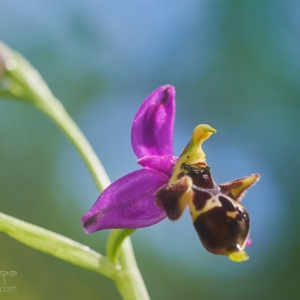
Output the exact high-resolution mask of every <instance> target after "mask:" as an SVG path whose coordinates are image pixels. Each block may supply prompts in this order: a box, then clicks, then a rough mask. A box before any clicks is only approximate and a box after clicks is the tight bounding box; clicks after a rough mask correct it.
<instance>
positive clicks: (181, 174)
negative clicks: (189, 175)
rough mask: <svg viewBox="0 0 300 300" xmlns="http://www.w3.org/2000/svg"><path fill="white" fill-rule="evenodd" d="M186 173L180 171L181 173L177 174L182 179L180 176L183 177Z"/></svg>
mask: <svg viewBox="0 0 300 300" xmlns="http://www.w3.org/2000/svg"><path fill="white" fill-rule="evenodd" d="M184 175H185V173H184V172H180V173H179V174H178V175H177V179H180V178H182V177H183V176H184Z"/></svg>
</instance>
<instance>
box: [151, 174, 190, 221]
mask: <svg viewBox="0 0 300 300" xmlns="http://www.w3.org/2000/svg"><path fill="white" fill-rule="evenodd" d="M186 179H187V178H186V177H182V178H181V179H180V180H179V181H177V182H175V183H172V184H166V185H165V186H163V187H162V188H161V189H159V190H158V191H157V192H156V193H155V194H154V197H155V199H156V204H157V205H158V206H160V207H162V208H163V209H164V211H165V212H166V214H167V216H168V217H169V219H170V220H173V221H175V220H178V219H179V218H180V217H181V215H182V213H183V210H181V209H180V205H179V202H180V198H181V197H182V196H183V194H184V193H185V192H186V191H187V189H188V188H189V186H188V185H187V180H186Z"/></svg>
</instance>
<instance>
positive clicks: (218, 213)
mask: <svg viewBox="0 0 300 300" xmlns="http://www.w3.org/2000/svg"><path fill="white" fill-rule="evenodd" d="M238 213H239V218H230V217H228V216H227V215H226V210H225V209H224V208H223V207H214V208H212V209H210V210H209V211H207V212H205V213H203V214H200V215H199V216H198V217H197V219H196V220H195V221H194V227H195V229H196V231H197V233H198V236H199V238H200V240H201V242H202V244H203V246H204V247H205V248H206V250H207V251H209V252H211V253H214V254H228V253H230V252H233V251H237V250H239V249H238V247H237V245H239V246H242V245H243V244H244V242H245V240H246V239H247V236H248V233H249V229H250V220H249V215H248V213H247V211H246V210H245V209H241V210H240V212H238Z"/></svg>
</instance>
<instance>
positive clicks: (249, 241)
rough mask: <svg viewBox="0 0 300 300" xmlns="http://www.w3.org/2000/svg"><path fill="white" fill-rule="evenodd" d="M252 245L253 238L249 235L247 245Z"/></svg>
mask: <svg viewBox="0 0 300 300" xmlns="http://www.w3.org/2000/svg"><path fill="white" fill-rule="evenodd" d="M251 245H252V240H251V238H250V236H249V237H248V239H247V242H246V247H249V246H251Z"/></svg>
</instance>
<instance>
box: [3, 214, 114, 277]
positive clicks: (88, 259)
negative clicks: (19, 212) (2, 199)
mask: <svg viewBox="0 0 300 300" xmlns="http://www.w3.org/2000/svg"><path fill="white" fill-rule="evenodd" d="M0 231H2V232H4V233H6V234H8V235H9V236H11V237H13V238H14V239H16V240H18V241H19V242H21V243H23V244H25V245H28V246H30V247H32V248H34V249H37V250H39V251H42V252H45V253H48V254H51V255H53V256H55V257H58V258H60V259H62V260H65V261H67V262H69V263H72V264H74V265H77V266H79V267H82V268H85V269H88V270H91V271H94V272H97V273H100V274H103V275H105V276H107V277H109V278H112V279H114V278H115V277H116V275H117V272H118V268H117V266H116V265H114V264H112V263H111V262H110V261H109V260H108V259H107V258H106V257H104V256H102V255H101V254H99V253H97V252H95V251H94V250H92V249H90V248H89V247H87V246H84V245H82V244H80V243H77V242H75V241H73V240H71V239H69V238H67V237H64V236H62V235H60V234H57V233H54V232H52V231H49V230H47V229H44V228H41V227H39V226H36V225H33V224H30V223H27V222H24V221H21V220H18V219H16V218H14V217H11V216H8V215H6V214H3V213H0Z"/></svg>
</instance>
